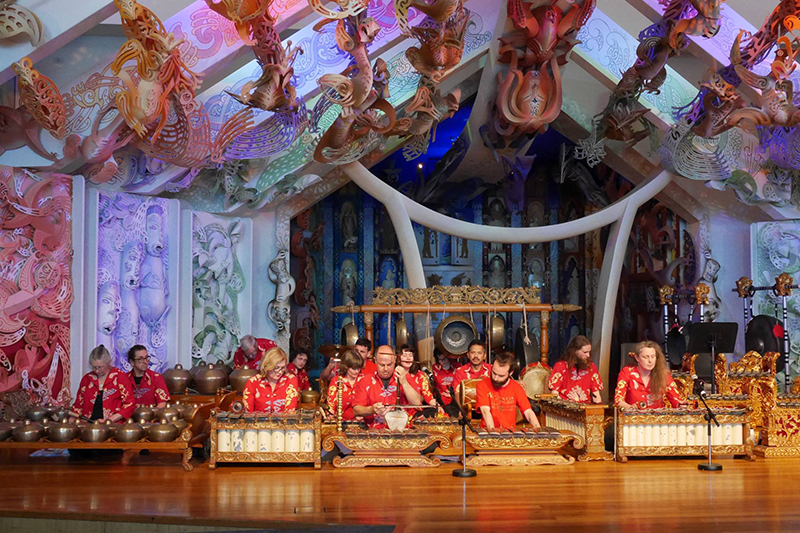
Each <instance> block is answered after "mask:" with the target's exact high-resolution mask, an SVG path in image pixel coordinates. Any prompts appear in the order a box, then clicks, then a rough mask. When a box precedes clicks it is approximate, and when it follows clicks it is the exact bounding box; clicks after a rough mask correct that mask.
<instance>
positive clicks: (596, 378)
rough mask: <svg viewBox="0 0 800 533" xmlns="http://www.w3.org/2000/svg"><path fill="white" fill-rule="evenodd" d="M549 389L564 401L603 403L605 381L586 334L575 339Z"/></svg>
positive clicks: (570, 342)
mask: <svg viewBox="0 0 800 533" xmlns="http://www.w3.org/2000/svg"><path fill="white" fill-rule="evenodd" d="M550 390H551V391H552V392H553V394H557V395H558V397H559V398H561V399H562V400H570V401H573V402H577V403H603V399H602V398H601V397H600V391H601V390H603V382H602V381H601V380H600V373H599V372H598V371H597V365H595V364H594V363H593V362H592V343H591V341H589V339H588V338H586V337H584V336H583V335H578V336H576V337H573V338H572V340H570V341H569V344H568V345H567V349H566V350H565V351H564V355H563V356H562V357H561V360H560V361H559V362H557V363H556V364H555V366H553V374H552V375H551V376H550Z"/></svg>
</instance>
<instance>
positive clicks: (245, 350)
mask: <svg viewBox="0 0 800 533" xmlns="http://www.w3.org/2000/svg"><path fill="white" fill-rule="evenodd" d="M276 346H277V344H275V343H274V342H273V341H271V340H269V339H256V338H255V337H253V336H252V335H245V336H244V337H242V340H241V341H239V349H238V350H236V353H234V354H233V369H234V370H236V369H239V368H242V367H243V366H244V365H247V366H249V367H250V368H258V364H259V363H260V362H261V359H262V358H263V357H264V354H265V353H267V350H269V349H270V348H274V347H276Z"/></svg>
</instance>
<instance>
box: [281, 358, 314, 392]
mask: <svg viewBox="0 0 800 533" xmlns="http://www.w3.org/2000/svg"><path fill="white" fill-rule="evenodd" d="M308 367H309V364H308V354H307V353H306V352H296V353H295V354H294V357H293V358H292V362H291V363H289V366H287V367H286V371H287V372H288V373H290V374H294V375H295V376H297V383H298V385H299V386H300V392H303V391H304V390H308V389H310V388H311V380H310V379H308Z"/></svg>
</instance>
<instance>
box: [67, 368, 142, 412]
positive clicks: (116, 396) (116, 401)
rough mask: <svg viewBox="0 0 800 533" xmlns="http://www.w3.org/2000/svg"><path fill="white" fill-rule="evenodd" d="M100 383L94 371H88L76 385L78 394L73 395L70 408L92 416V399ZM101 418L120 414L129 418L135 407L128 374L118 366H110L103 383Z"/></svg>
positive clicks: (95, 396)
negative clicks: (73, 399)
mask: <svg viewBox="0 0 800 533" xmlns="http://www.w3.org/2000/svg"><path fill="white" fill-rule="evenodd" d="M98 392H100V385H99V382H98V380H97V376H96V375H95V374H94V372H89V373H88V374H86V375H85V376H83V378H82V379H81V383H80V385H78V394H76V395H75V404H74V405H73V406H72V410H73V411H75V412H76V413H78V414H81V415H83V416H92V410H93V409H94V401H95V399H96V398H97V393H98ZM102 392H103V418H110V417H111V416H112V415H114V414H117V413H118V414H120V415H121V416H122V417H123V418H130V417H131V416H132V415H133V410H134V409H135V405H134V401H133V391H132V390H131V382H130V380H129V379H128V376H127V375H126V374H125V373H124V372H122V371H121V370H120V369H118V368H112V369H111V371H110V372H109V373H108V375H107V376H106V380H105V382H104V383H103V390H102Z"/></svg>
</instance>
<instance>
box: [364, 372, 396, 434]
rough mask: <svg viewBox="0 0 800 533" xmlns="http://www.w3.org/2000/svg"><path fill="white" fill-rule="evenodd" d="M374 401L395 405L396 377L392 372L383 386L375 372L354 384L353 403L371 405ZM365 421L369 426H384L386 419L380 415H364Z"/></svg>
mask: <svg viewBox="0 0 800 533" xmlns="http://www.w3.org/2000/svg"><path fill="white" fill-rule="evenodd" d="M376 403H382V404H383V405H397V403H398V401H397V379H396V378H395V377H394V374H392V377H391V378H390V379H389V383H388V385H387V386H386V387H384V386H383V382H382V380H381V378H379V377H378V375H377V374H372V375H368V376H364V379H362V380H360V381H359V382H358V383H357V384H356V394H355V398H354V399H353V405H362V406H366V407H371V406H373V405H375V404H376ZM365 421H366V422H367V424H369V425H370V427H373V428H378V429H380V428H385V427H386V420H384V418H383V417H382V416H378V415H373V416H368V417H365Z"/></svg>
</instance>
